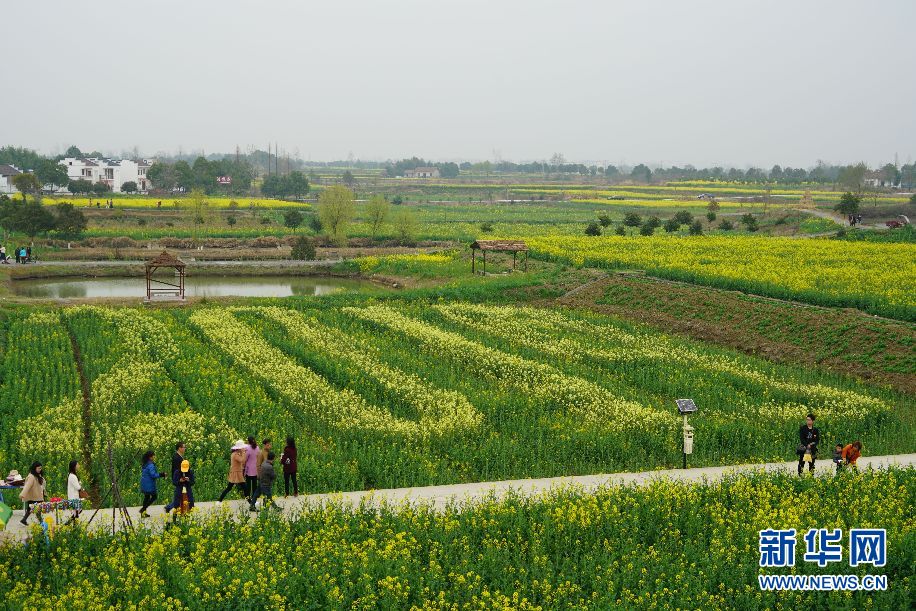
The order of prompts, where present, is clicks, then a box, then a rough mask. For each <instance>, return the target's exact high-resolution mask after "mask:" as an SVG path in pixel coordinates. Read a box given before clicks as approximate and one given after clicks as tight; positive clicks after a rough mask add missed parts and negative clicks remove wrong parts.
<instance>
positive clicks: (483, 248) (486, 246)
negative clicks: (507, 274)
mask: <svg viewBox="0 0 916 611" xmlns="http://www.w3.org/2000/svg"><path fill="white" fill-rule="evenodd" d="M478 250H479V251H480V252H481V253H482V254H483V270H482V273H483V274H486V273H487V251H488V250H490V251H494V252H511V253H512V271H515V267H516V262H517V260H518V253H520V252H523V253H525V271H526V272H527V271H528V246H527V245H526V244H525V243H524V242H523V241H522V240H475V241H474V243H473V244H471V273H472V274H476V273H477V251H478Z"/></svg>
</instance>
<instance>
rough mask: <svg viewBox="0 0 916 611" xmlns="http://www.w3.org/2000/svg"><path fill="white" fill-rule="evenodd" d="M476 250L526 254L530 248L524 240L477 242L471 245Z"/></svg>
mask: <svg viewBox="0 0 916 611" xmlns="http://www.w3.org/2000/svg"><path fill="white" fill-rule="evenodd" d="M471 248H473V249H475V250H501V251H504V252H524V251H526V250H528V246H527V245H526V244H525V242H524V241H522V240H475V241H474V243H473V244H471Z"/></svg>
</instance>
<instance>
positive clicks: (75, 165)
mask: <svg viewBox="0 0 916 611" xmlns="http://www.w3.org/2000/svg"><path fill="white" fill-rule="evenodd" d="M60 164H61V165H62V166H64V167H66V168H67V176H68V177H69V178H70V180H88V181H89V182H91V183H98V182H101V183H105V184H106V185H108V186H109V187H111V190H112V191H113V192H114V193H120V192H121V187H122V185H124V183H126V182H134V183H136V184H137V190H138V191H140V192H145V191H148V190H149V188H150V182H149V178H147V176H146V173H147V171H148V170H149V168H150V162H149V161H147V160H145V159H141V160H137V161H134V160H131V159H99V158H96V157H91V158H88V159H80V158H77V157H66V158H64V159H62V160H61V161H60Z"/></svg>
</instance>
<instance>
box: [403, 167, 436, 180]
mask: <svg viewBox="0 0 916 611" xmlns="http://www.w3.org/2000/svg"><path fill="white" fill-rule="evenodd" d="M404 178H439V168H414V169H412V170H404Z"/></svg>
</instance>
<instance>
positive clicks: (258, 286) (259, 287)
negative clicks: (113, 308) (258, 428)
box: [10, 276, 379, 299]
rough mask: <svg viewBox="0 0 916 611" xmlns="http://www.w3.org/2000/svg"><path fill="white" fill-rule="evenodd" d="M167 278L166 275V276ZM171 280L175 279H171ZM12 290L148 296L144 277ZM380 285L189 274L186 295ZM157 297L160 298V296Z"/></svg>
mask: <svg viewBox="0 0 916 611" xmlns="http://www.w3.org/2000/svg"><path fill="white" fill-rule="evenodd" d="M163 279H165V278H163ZM168 281H169V282H171V281H172V280H171V279H170V280H168ZM10 284H11V288H12V291H13V293H15V294H16V295H21V296H23V297H33V298H39V299H42V298H44V299H48V298H50V299H80V298H85V297H137V298H138V299H141V298H144V297H146V280H145V279H144V278H48V279H30V280H14V281H12V282H11V283H10ZM369 288H376V289H378V288H379V285H377V284H374V283H372V282H367V281H365V280H352V279H350V278H332V277H325V276H187V277H186V278H185V296H186V297H291V296H293V295H300V296H302V295H306V296H309V295H329V294H331V293H338V292H341V291H358V290H365V289H369ZM157 299H158V298H157Z"/></svg>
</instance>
